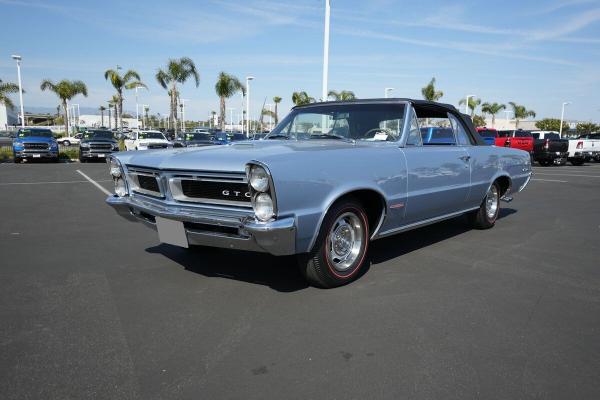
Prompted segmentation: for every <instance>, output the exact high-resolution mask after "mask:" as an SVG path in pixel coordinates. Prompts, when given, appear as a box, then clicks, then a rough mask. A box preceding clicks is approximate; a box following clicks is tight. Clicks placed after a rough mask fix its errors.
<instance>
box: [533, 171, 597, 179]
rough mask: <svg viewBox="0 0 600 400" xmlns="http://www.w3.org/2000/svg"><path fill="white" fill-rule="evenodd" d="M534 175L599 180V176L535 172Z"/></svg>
mask: <svg viewBox="0 0 600 400" xmlns="http://www.w3.org/2000/svg"><path fill="white" fill-rule="evenodd" d="M535 174H536V175H550V176H580V177H583V178H600V175H576V174H547V173H543V172H536V173H535Z"/></svg>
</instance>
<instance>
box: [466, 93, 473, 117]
mask: <svg viewBox="0 0 600 400" xmlns="http://www.w3.org/2000/svg"><path fill="white" fill-rule="evenodd" d="M471 97H475V95H474V94H469V95H467V101H466V102H465V114H468V113H469V99H470V98H471Z"/></svg>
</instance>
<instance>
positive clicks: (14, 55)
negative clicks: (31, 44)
mask: <svg viewBox="0 0 600 400" xmlns="http://www.w3.org/2000/svg"><path fill="white" fill-rule="evenodd" d="M12 59H13V60H15V61H16V62H17V80H18V81H19V103H20V106H21V128H25V111H23V83H22V82H21V56H20V55H18V54H13V55H12Z"/></svg>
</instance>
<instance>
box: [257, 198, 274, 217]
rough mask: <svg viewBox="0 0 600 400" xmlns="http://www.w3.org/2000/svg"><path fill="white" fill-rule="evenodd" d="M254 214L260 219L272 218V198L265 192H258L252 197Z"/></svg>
mask: <svg viewBox="0 0 600 400" xmlns="http://www.w3.org/2000/svg"><path fill="white" fill-rule="evenodd" d="M254 214H256V217H257V218H258V219H260V220H261V221H268V220H270V219H271V218H273V215H274V212H273V200H272V199H271V196H269V195H268V194H266V193H259V194H258V195H257V196H256V198H255V199H254Z"/></svg>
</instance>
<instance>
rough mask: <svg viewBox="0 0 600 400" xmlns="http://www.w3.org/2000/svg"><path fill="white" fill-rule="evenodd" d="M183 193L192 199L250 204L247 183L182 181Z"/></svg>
mask: <svg viewBox="0 0 600 400" xmlns="http://www.w3.org/2000/svg"><path fill="white" fill-rule="evenodd" d="M181 192H182V193H183V195H184V196H186V197H189V198H192V199H207V200H224V201H236V202H245V203H250V191H249V189H248V184H247V183H242V182H214V181H203V180H191V179H182V180H181Z"/></svg>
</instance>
